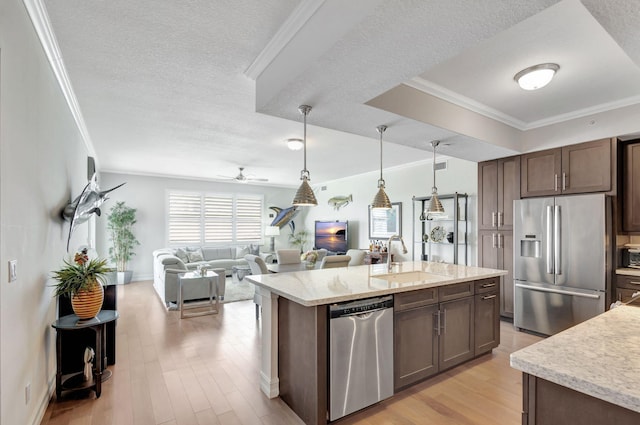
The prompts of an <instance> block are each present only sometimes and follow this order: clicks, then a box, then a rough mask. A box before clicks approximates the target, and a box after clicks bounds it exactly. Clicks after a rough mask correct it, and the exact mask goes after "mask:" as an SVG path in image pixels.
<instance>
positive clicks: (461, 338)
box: [439, 297, 475, 371]
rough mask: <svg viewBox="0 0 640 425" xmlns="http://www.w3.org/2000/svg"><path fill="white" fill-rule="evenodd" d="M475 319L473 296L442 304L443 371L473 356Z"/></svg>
mask: <svg viewBox="0 0 640 425" xmlns="http://www.w3.org/2000/svg"><path fill="white" fill-rule="evenodd" d="M473 319H474V317H473V297H467V298H462V299H459V300H455V301H448V302H445V303H441V304H440V327H441V331H440V362H439V369H440V370H441V371H442V370H444V369H448V368H450V367H453V366H456V365H458V364H460V363H462V362H464V361H466V360H469V359H471V358H473V356H474V350H475V347H474V339H473V331H474V327H473Z"/></svg>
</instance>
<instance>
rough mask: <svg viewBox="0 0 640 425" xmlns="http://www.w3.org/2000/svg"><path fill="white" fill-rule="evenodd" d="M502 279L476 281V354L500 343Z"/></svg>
mask: <svg viewBox="0 0 640 425" xmlns="http://www.w3.org/2000/svg"><path fill="white" fill-rule="evenodd" d="M499 320H500V279H499V278H491V279H484V280H481V281H478V282H476V295H475V296H474V321H473V323H474V340H475V349H474V352H475V355H476V356H479V355H480V354H484V353H488V352H489V351H491V350H492V349H494V348H495V347H497V346H498V345H499V344H500V322H499Z"/></svg>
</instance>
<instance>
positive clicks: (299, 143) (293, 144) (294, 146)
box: [286, 139, 304, 151]
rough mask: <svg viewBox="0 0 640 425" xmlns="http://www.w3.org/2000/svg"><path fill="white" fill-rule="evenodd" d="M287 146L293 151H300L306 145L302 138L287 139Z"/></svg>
mask: <svg viewBox="0 0 640 425" xmlns="http://www.w3.org/2000/svg"><path fill="white" fill-rule="evenodd" d="M286 142H287V147H288V148H289V150H292V151H299V150H300V149H302V148H303V147H304V142H303V140H302V139H287V140H286Z"/></svg>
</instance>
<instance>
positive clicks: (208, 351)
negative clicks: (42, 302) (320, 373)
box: [42, 282, 540, 425]
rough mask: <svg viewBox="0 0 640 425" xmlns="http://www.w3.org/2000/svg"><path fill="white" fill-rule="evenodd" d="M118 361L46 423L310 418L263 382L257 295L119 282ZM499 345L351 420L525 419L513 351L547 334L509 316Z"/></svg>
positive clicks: (50, 413)
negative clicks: (267, 391)
mask: <svg viewBox="0 0 640 425" xmlns="http://www.w3.org/2000/svg"><path fill="white" fill-rule="evenodd" d="M118 311H119V313H120V319H119V320H118V325H117V340H116V349H117V350H116V353H117V354H116V360H117V362H116V364H115V365H113V366H110V368H111V370H112V371H113V377H112V378H111V379H110V380H108V381H106V382H105V383H104V384H103V386H102V396H101V397H100V398H99V399H96V398H95V395H94V393H93V392H87V393H84V392H78V393H73V394H71V395H70V396H64V395H63V400H62V401H59V402H57V401H55V400H52V401H51V403H50V404H49V407H48V408H47V411H46V413H45V416H44V419H43V421H42V425H67V424H68V425H108V424H111V425H133V424H135V425H147V424H154V425H159V424H163V425H187V424H194V425H196V424H197V425H205V424H206V425H214V424H220V425H232V424H243V425H253V424H256V425H258V424H259V425H275V424H285V425H286V424H300V423H302V422H301V421H300V420H299V419H298V418H297V416H296V415H295V414H294V413H292V412H291V410H290V409H289V408H288V407H287V405H286V404H284V402H282V401H281V400H280V399H274V400H269V399H268V398H266V396H264V395H263V394H262V393H261V392H260V390H259V359H260V326H259V324H258V323H256V321H255V307H254V304H253V302H252V301H241V302H235V303H230V304H226V305H223V308H222V311H221V313H220V314H219V315H211V316H202V317H196V318H189V319H182V320H180V318H179V312H173V311H172V312H166V311H165V309H164V308H163V306H162V305H161V303H160V301H159V299H158V297H157V296H156V294H155V292H154V291H153V287H152V284H151V282H134V283H131V284H128V285H124V286H119V287H118ZM501 332H502V334H501V338H502V343H501V345H500V347H498V348H497V349H495V350H494V351H493V353H492V354H489V355H485V356H483V357H481V358H479V359H476V360H474V361H472V362H470V363H467V364H465V365H462V366H459V367H458V368H455V369H454V370H452V371H449V372H446V373H443V374H441V375H439V376H437V377H435V378H432V379H430V380H428V381H426V382H424V383H422V384H419V385H417V386H414V387H412V388H410V389H408V390H405V391H403V392H401V393H400V394H396V395H395V396H394V397H393V398H391V399H389V400H386V401H384V402H382V403H379V404H377V405H376V406H372V407H370V408H369V409H366V411H364V412H360V413H357V414H355V415H352V416H351V417H348V418H345V419H343V420H341V421H339V422H338V423H339V424H340V425H346V424H367V425H376V424H401V425H402V424H427V423H428V424H437V425H447V424H464V425H485V424H486V425H502V424H504V425H517V424H519V423H520V411H521V410H520V409H521V404H522V399H521V374H520V373H519V372H518V371H516V370H514V369H511V368H510V367H509V354H510V353H511V352H512V351H515V350H518V349H520V348H522V347H525V346H527V345H529V344H532V343H533V342H536V341H538V340H539V339H540V338H538V337H536V336H533V335H529V334H525V333H520V332H515V331H514V329H513V326H512V325H511V324H510V323H502V326H501Z"/></svg>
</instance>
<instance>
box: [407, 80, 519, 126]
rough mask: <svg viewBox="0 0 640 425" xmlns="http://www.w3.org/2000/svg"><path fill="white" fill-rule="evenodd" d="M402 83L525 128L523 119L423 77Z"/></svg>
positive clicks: (489, 116) (488, 116)
mask: <svg viewBox="0 0 640 425" xmlns="http://www.w3.org/2000/svg"><path fill="white" fill-rule="evenodd" d="M404 84H405V85H407V86H409V87H411V88H414V89H416V90H420V91H422V92H425V93H427V94H430V95H432V96H435V97H438V98H440V99H443V100H445V101H447V102H450V103H453V104H454V105H458V106H460V107H462V108H465V109H468V110H470V111H473V112H476V113H478V114H480V115H484V116H485V117H487V118H491V119H493V120H496V121H499V122H501V123H503V124H506V125H508V126H511V127H514V128H516V129H518V130H525V129H526V127H527V124H526V123H525V122H524V121H521V120H519V119H517V118H514V117H512V116H511V115H507V114H505V113H503V112H500V111H498V110H497V109H493V108H490V107H488V106H487V105H485V104H483V103H480V102H476V101H475V100H473V99H471V98H468V97H466V96H462V95H460V94H458V93H456V92H453V91H451V90H449V89H446V88H444V87H442V86H439V85H438V84H435V83H432V82H431V81H428V80H425V79H424V78H420V77H415V78H412V79H411V80H409V81H408V82H406V83H404Z"/></svg>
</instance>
